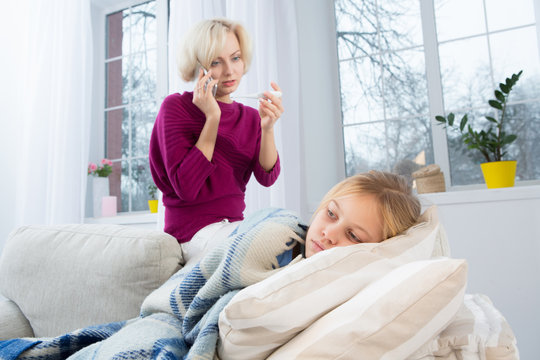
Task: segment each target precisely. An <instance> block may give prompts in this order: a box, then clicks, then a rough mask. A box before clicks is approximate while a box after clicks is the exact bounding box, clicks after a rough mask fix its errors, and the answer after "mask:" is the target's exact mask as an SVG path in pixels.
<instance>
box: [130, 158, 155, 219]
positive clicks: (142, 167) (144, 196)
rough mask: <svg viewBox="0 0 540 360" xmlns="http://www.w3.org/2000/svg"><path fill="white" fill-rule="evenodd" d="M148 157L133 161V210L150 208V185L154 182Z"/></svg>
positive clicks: (131, 184)
mask: <svg viewBox="0 0 540 360" xmlns="http://www.w3.org/2000/svg"><path fill="white" fill-rule="evenodd" d="M153 183H154V182H153V180H152V175H151V173H150V167H149V165H148V159H136V160H133V162H132V173H131V183H130V186H131V191H130V193H131V211H145V210H148V199H149V196H148V185H150V184H153Z"/></svg>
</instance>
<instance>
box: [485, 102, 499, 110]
mask: <svg viewBox="0 0 540 360" xmlns="http://www.w3.org/2000/svg"><path fill="white" fill-rule="evenodd" d="M488 103H489V105H491V107H493V108H495V109H499V110H502V105H501V103H500V102H498V101H497V100H489V101H488Z"/></svg>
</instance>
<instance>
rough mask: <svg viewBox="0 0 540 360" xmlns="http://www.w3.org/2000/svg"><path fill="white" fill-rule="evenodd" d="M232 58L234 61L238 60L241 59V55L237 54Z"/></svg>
mask: <svg viewBox="0 0 540 360" xmlns="http://www.w3.org/2000/svg"><path fill="white" fill-rule="evenodd" d="M232 59H233V61H238V60H240V56H235V57H233V58H232Z"/></svg>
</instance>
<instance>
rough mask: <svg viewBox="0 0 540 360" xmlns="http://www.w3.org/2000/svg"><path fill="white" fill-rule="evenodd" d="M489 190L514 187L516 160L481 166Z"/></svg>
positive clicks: (493, 162) (494, 162)
mask: <svg viewBox="0 0 540 360" xmlns="http://www.w3.org/2000/svg"><path fill="white" fill-rule="evenodd" d="M480 166H481V167H482V173H483V174H484V180H485V181H486V185H487V187H488V189H496V188H503V187H512V186H514V182H515V179H516V166H517V161H516V160H510V161H492V162H487V163H483V164H480Z"/></svg>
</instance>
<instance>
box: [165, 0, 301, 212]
mask: <svg viewBox="0 0 540 360" xmlns="http://www.w3.org/2000/svg"><path fill="white" fill-rule="evenodd" d="M170 6H171V8H170V23H169V90H170V92H171V93H172V92H183V91H192V90H193V84H192V83H185V82H183V81H182V80H181V79H180V77H179V76H178V71H177V68H176V54H177V48H178V44H179V43H180V41H181V39H182V37H183V35H184V34H185V33H186V31H187V30H188V29H189V28H191V27H192V26H193V25H194V24H196V23H197V22H199V21H200V20H203V19H210V18H214V17H226V18H229V19H232V20H236V21H239V22H241V23H242V24H243V25H244V26H245V27H246V29H247V30H248V32H249V33H250V35H251V38H252V41H253V47H254V53H253V62H252V65H251V68H250V70H249V72H248V73H247V74H246V75H245V76H244V78H243V79H242V82H241V84H240V87H239V89H238V90H237V93H238V94H240V93H243V94H245V93H254V92H259V91H264V90H270V89H271V87H270V81H275V82H276V83H277V84H278V85H279V86H280V87H281V89H282V90H283V106H284V108H285V112H284V114H283V115H282V117H281V119H280V120H279V121H278V123H277V125H276V129H275V137H276V146H277V148H278V151H279V154H280V159H281V175H280V176H279V178H278V180H277V181H276V183H275V184H274V185H273V186H271V187H270V188H265V187H263V186H261V185H259V184H258V183H257V181H256V180H255V179H254V177H252V179H251V181H250V183H249V184H248V187H247V192H246V211H245V212H244V214H245V215H247V214H249V213H251V212H253V211H256V210H258V209H261V208H265V207H270V206H274V207H281V208H287V209H290V210H293V211H296V212H297V213H298V214H300V209H301V207H300V201H301V192H300V176H301V175H300V174H301V164H300V149H301V143H300V119H299V116H300V111H299V103H300V100H299V66H298V47H297V33H296V13H295V5H294V1H290V0H271V1H269V0H228V1H227V0H204V1H199V0H196V1H195V0H171V2H170ZM243 102H244V103H245V104H246V105H249V106H253V107H257V101H256V100H247V101H243Z"/></svg>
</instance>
